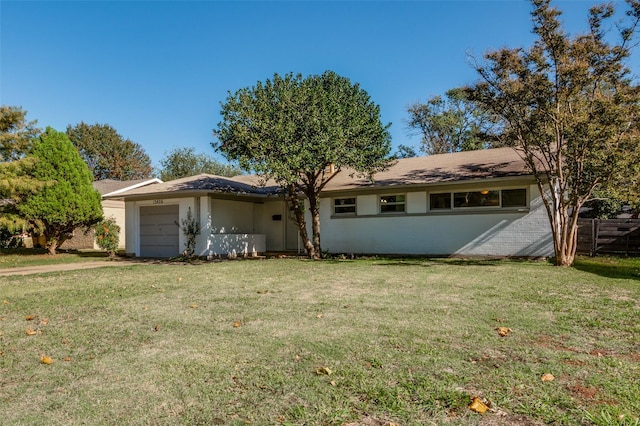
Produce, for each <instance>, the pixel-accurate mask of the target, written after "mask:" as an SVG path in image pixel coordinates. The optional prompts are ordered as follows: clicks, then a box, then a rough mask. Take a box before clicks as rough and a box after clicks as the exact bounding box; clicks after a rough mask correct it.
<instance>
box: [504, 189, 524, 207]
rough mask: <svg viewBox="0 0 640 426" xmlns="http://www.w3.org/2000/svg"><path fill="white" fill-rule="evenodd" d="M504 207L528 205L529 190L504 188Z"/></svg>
mask: <svg viewBox="0 0 640 426" xmlns="http://www.w3.org/2000/svg"><path fill="white" fill-rule="evenodd" d="M502 207H527V190H526V189H503V190H502Z"/></svg>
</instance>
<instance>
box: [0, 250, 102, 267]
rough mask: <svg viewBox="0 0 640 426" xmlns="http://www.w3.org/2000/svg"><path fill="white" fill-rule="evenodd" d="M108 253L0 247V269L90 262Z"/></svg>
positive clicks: (100, 258)
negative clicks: (57, 251) (53, 253)
mask: <svg viewBox="0 0 640 426" xmlns="http://www.w3.org/2000/svg"><path fill="white" fill-rule="evenodd" d="M107 258H108V254H107V253H106V252H103V251H94V250H86V251H68V252H67V251H60V252H59V253H58V254H56V255H54V256H51V255H49V254H47V250H46V249H40V248H33V249H0V269H3V268H21V267H29V266H41V265H58V264H61V263H78V262H90V261H93V260H106V259H107Z"/></svg>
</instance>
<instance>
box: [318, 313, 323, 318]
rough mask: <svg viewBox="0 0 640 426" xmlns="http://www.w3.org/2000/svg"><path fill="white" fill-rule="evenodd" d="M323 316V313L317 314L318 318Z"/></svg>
mask: <svg viewBox="0 0 640 426" xmlns="http://www.w3.org/2000/svg"><path fill="white" fill-rule="evenodd" d="M323 316H324V315H322V314H318V315H316V318H322V317H323Z"/></svg>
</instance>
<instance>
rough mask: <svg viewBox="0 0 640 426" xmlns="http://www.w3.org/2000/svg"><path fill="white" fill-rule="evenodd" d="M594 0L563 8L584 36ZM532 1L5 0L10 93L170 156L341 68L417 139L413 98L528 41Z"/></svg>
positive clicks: (570, 26)
mask: <svg viewBox="0 0 640 426" xmlns="http://www.w3.org/2000/svg"><path fill="white" fill-rule="evenodd" d="M593 3H594V2H592V1H585V0H582V1H557V2H555V3H554V4H555V5H557V6H558V7H559V8H560V9H561V10H563V11H564V14H563V17H562V19H563V20H564V21H565V24H566V29H567V30H569V32H571V33H573V34H575V33H577V32H581V31H584V30H586V28H587V26H586V18H587V11H588V9H589V7H590V6H591V5H592V4H593ZM616 3H617V4H618V5H619V6H623V4H622V3H621V2H616ZM530 10H531V7H530V4H529V2H527V1H524V0H503V1H479V0H476V1H411V2H402V1H375V2H368V1H349V2H340V1H318V2H314V1H275V2H271V1H259V2H249V1H234V2H226V1H194V2H191V1H180V2H178V1H7V0H0V103H2V104H5V105H19V106H22V107H23V108H24V109H25V110H27V111H28V118H30V119H37V120H38V125H39V126H40V127H45V126H52V127H54V128H56V129H58V130H62V131H63V130H65V129H66V127H67V125H69V124H72V125H73V124H76V123H79V122H81V121H84V122H87V123H108V124H110V125H111V126H113V127H114V128H115V129H116V130H117V131H118V132H119V133H120V134H121V135H122V136H124V137H126V138H129V139H131V140H133V141H135V142H137V143H139V144H141V145H142V146H143V148H144V149H145V150H146V152H147V153H148V154H149V156H150V157H151V159H152V161H153V163H154V165H158V163H159V161H160V160H161V159H162V158H163V157H164V154H165V152H166V151H167V150H170V149H172V148H174V147H180V146H191V147H194V148H196V150H197V151H198V152H205V153H209V154H215V153H214V151H213V149H212V148H211V145H210V143H211V142H212V141H213V140H214V139H213V136H212V129H213V128H215V127H216V125H217V123H218V122H219V121H220V115H219V111H220V102H223V101H224V100H225V99H226V96H227V92H228V91H231V92H235V91H236V90H237V89H240V88H242V87H247V86H252V85H254V84H255V83H256V82H257V81H264V80H265V79H267V78H271V77H272V76H273V74H274V73H276V72H277V73H279V74H285V73H287V72H294V73H301V74H303V75H310V74H321V73H322V72H324V71H325V70H333V71H335V72H337V73H338V74H340V75H342V76H345V77H348V78H349V79H351V81H352V82H357V83H359V84H360V85H361V87H362V88H363V89H364V90H366V91H367V92H368V93H369V95H370V96H371V98H372V100H373V101H374V102H375V103H377V104H378V105H380V108H381V113H382V119H383V121H384V122H385V123H389V122H391V123H392V126H391V133H392V138H393V145H394V147H397V146H398V145H399V144H404V145H414V146H417V144H418V142H419V138H418V137H417V136H413V137H410V136H409V135H408V134H407V129H406V124H405V121H406V119H407V113H406V107H407V106H408V105H409V104H411V103H414V102H416V101H424V100H426V99H427V98H429V97H431V96H434V95H441V94H443V93H444V92H445V91H447V90H448V89H450V88H453V87H458V86H461V85H463V84H467V83H472V82H473V81H475V80H476V75H475V73H474V71H473V70H472V69H471V67H470V66H469V65H468V63H467V62H468V56H467V55H468V54H474V55H475V56H478V57H480V56H481V55H482V54H483V53H484V52H486V51H488V50H492V49H497V48H500V47H504V46H509V47H517V46H529V45H530V44H531V42H532V40H533V36H532V34H531V23H530V15H529V12H530ZM634 68H635V69H637V67H634ZM635 69H634V71H635Z"/></svg>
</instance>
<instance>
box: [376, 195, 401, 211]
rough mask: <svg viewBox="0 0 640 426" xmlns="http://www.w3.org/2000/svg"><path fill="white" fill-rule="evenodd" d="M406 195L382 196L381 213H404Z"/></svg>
mask: <svg viewBox="0 0 640 426" xmlns="http://www.w3.org/2000/svg"><path fill="white" fill-rule="evenodd" d="M404 212H405V196H404V195H382V196H380V213H404Z"/></svg>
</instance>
